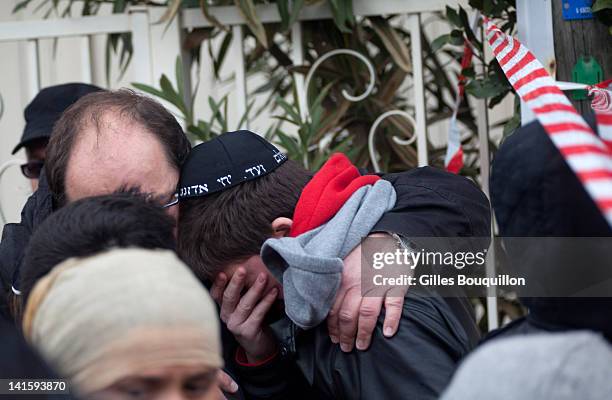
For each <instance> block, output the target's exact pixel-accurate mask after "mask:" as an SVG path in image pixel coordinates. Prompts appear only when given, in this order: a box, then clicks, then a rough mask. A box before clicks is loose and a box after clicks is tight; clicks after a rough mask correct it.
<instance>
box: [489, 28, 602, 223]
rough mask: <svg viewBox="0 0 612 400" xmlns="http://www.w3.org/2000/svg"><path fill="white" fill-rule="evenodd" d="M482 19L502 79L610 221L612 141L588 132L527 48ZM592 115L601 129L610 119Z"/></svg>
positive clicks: (589, 128) (585, 124) (599, 113)
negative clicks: (505, 79)
mask: <svg viewBox="0 0 612 400" xmlns="http://www.w3.org/2000/svg"><path fill="white" fill-rule="evenodd" d="M484 23H485V27H486V31H485V32H486V38H487V41H488V43H489V45H490V46H491V48H492V49H493V54H494V55H495V57H496V58H497V61H498V62H499V64H500V66H501V68H502V70H503V71H504V73H505V74H506V77H507V78H508V81H509V82H510V84H511V85H512V87H514V89H515V91H516V92H517V93H518V95H519V96H520V98H521V99H522V100H523V101H524V102H525V104H526V105H527V106H528V107H529V108H530V109H531V110H532V111H533V112H534V114H535V115H536V117H537V118H538V120H539V121H540V123H541V124H542V126H543V127H544V129H545V130H546V133H547V134H548V136H549V137H550V139H551V140H552V142H553V143H554V145H555V146H556V147H557V149H559V151H560V152H561V154H562V155H563V157H564V159H565V161H566V162H567V164H568V165H569V167H570V168H571V169H572V171H574V173H575V174H576V176H577V177H578V179H579V180H580V182H581V183H582V185H583V186H584V188H585V190H586V191H587V193H588V194H589V195H590V196H591V198H592V199H593V201H594V202H595V204H596V205H597V207H598V208H599V209H600V210H601V212H602V214H603V215H604V217H605V218H606V220H607V221H608V223H609V224H610V226H612V147H608V145H607V144H606V143H604V141H603V140H602V139H600V138H599V137H598V136H597V135H596V134H595V132H593V130H592V129H591V127H590V126H589V125H588V124H587V123H586V122H585V121H584V119H583V118H582V116H581V115H580V114H579V113H578V111H576V109H575V108H574V107H573V106H572V104H571V102H570V101H569V100H568V98H567V97H566V96H565V95H564V94H563V92H562V91H561V89H559V87H558V86H557V85H556V84H555V81H554V80H553V78H552V77H551V76H550V75H549V73H548V72H547V71H546V69H544V67H543V66H542V64H541V63H540V62H539V61H538V60H537V59H536V58H535V56H534V55H533V53H531V52H530V51H529V49H527V48H526V47H525V46H523V45H522V44H521V43H520V42H519V41H518V40H517V39H515V38H513V37H512V36H509V35H506V34H505V33H504V32H502V31H501V30H500V29H499V28H498V27H497V26H496V25H495V24H493V23H492V22H491V21H490V20H489V19H488V18H485V19H484ZM603 90H605V89H603ZM606 96H607V95H606ZM609 100H610V98H609V97H608V101H609ZM604 103H605V99H604V100H598V101H597V107H598V108H604V107H603V105H604ZM604 114H605V115H604ZM597 118H598V122H599V120H600V119H601V122H602V123H603V126H604V129H603V130H607V129H608V128H606V126H610V125H611V122H610V114H608V113H604V112H597ZM608 134H609V131H608Z"/></svg>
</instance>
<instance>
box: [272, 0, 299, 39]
mask: <svg viewBox="0 0 612 400" xmlns="http://www.w3.org/2000/svg"><path fill="white" fill-rule="evenodd" d="M276 6H277V7H278V13H279V15H280V17H281V31H283V32H287V31H288V30H289V29H291V27H292V26H293V24H294V23H295V21H297V19H298V17H299V16H300V11H301V10H302V7H303V6H304V0H294V1H290V0H277V2H276ZM290 6H291V7H290Z"/></svg>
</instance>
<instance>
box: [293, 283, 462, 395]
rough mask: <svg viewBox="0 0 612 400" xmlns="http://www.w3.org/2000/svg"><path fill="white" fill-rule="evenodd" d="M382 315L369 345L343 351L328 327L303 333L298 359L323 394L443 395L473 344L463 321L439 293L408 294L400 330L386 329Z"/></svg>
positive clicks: (299, 344) (299, 342)
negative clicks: (390, 331) (385, 334)
mask: <svg viewBox="0 0 612 400" xmlns="http://www.w3.org/2000/svg"><path fill="white" fill-rule="evenodd" d="M383 321H384V315H382V316H380V317H379V320H378V324H377V326H376V329H375V331H374V336H373V338H372V344H371V346H370V348H369V349H368V350H366V351H357V350H353V351H352V352H350V353H343V352H342V351H341V350H340V348H339V347H338V345H334V344H332V343H331V341H330V340H329V336H328V334H327V329H326V327H325V326H324V325H323V326H320V327H318V328H317V329H315V331H314V332H311V331H308V332H304V333H303V337H301V338H299V339H298V354H299V358H298V364H299V365H300V367H301V368H302V369H303V371H304V374H305V375H306V378H307V379H309V380H310V382H311V383H312V385H313V387H315V388H316V389H318V391H320V392H321V396H319V398H329V399H408V398H409V399H415V400H421V399H423V400H433V399H437V398H438V397H439V395H440V394H441V392H442V391H443V390H444V388H445V387H446V385H447V384H448V382H449V381H450V379H451V376H452V374H453V372H454V370H455V368H456V365H457V363H458V362H459V360H460V359H461V358H462V357H463V356H464V355H465V354H467V353H468V352H469V351H470V350H471V348H472V345H471V343H470V341H469V339H468V338H467V336H466V334H465V332H464V330H463V328H462V326H461V324H460V323H459V322H458V321H457V320H456V318H454V316H453V313H452V312H451V311H450V309H449V308H448V306H447V305H446V303H445V302H444V301H443V300H442V299H441V298H438V297H435V296H433V297H420V296H418V295H417V294H415V293H411V294H409V295H408V296H407V298H406V302H405V303H404V311H403V315H402V320H401V322H400V329H399V331H398V333H397V334H396V335H395V336H394V337H392V338H385V337H383V334H382V327H383Z"/></svg>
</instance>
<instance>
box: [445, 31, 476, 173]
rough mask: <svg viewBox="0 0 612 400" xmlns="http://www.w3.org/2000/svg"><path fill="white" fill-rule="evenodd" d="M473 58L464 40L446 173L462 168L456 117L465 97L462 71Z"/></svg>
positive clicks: (461, 149)
mask: <svg viewBox="0 0 612 400" xmlns="http://www.w3.org/2000/svg"><path fill="white" fill-rule="evenodd" d="M473 56H474V50H472V45H471V44H470V42H469V40H467V39H465V42H464V47H463V56H462V57H461V73H460V74H459V79H458V82H457V96H456V97H455V104H453V115H452V116H451V119H450V126H449V128H448V146H447V148H446V157H444V167H445V168H446V170H447V171H449V172H452V173H454V174H458V173H459V171H461V168H463V148H462V147H461V132H460V131H459V126H458V125H457V115H458V114H459V107H460V106H461V101H462V100H463V96H464V95H465V82H466V80H467V79H466V77H465V75H463V71H464V70H466V69H467V68H469V67H470V65H472V58H473Z"/></svg>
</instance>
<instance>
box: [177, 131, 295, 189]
mask: <svg viewBox="0 0 612 400" xmlns="http://www.w3.org/2000/svg"><path fill="white" fill-rule="evenodd" d="M286 160H287V156H286V155H284V154H283V153H281V151H280V150H278V149H277V148H276V146H274V145H273V144H272V143H270V142H268V141H267V140H265V139H264V138H262V137H261V136H259V135H257V134H255V133H253V132H251V131H246V130H242V131H236V132H227V133H224V134H222V135H219V136H217V137H216V138H214V139H212V140H209V141H208V142H204V143H201V144H199V145H197V146H195V147H194V148H193V149H192V150H191V152H190V153H189V157H187V160H186V161H185V163H184V164H183V167H182V168H181V177H180V179H179V184H178V199H179V200H181V199H185V198H190V197H202V196H206V195H209V194H213V193H216V192H220V191H222V190H225V189H229V188H231V187H234V186H236V185H239V184H240V183H242V182H246V181H250V180H253V179H257V178H260V177H262V176H264V175H267V174H269V173H270V172H272V171H274V170H275V169H276V168H278V166H279V165H281V164H282V163H284V162H285V161H286Z"/></svg>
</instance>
